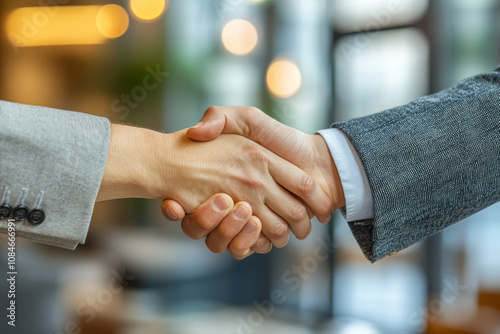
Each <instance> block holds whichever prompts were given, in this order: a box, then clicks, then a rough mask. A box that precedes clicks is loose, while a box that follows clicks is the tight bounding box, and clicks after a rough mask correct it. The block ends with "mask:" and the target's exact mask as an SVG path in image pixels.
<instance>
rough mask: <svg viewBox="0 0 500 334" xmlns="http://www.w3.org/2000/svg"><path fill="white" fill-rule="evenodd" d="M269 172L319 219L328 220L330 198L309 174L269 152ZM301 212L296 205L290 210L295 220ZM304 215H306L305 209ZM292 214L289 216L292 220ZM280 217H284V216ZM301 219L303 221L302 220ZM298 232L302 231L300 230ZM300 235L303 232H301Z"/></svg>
mask: <svg viewBox="0 0 500 334" xmlns="http://www.w3.org/2000/svg"><path fill="white" fill-rule="evenodd" d="M269 172H270V174H271V176H272V177H273V179H274V180H275V181H276V182H277V183H278V184H280V185H281V186H282V187H283V188H285V189H287V190H288V191H290V192H291V193H293V194H295V195H296V196H298V197H299V198H301V199H302V201H304V203H305V204H306V205H307V206H308V207H309V208H310V209H311V210H312V211H313V212H314V213H315V214H316V215H317V216H318V220H319V221H321V222H328V220H330V216H331V200H330V198H329V197H328V196H327V195H326V194H325V192H324V191H323V189H321V187H320V186H319V185H318V184H317V183H316V181H314V179H313V178H312V177H311V176H310V175H309V174H307V173H306V172H304V171H303V170H302V169H300V168H299V167H297V166H295V165H293V164H291V163H289V162H287V161H284V160H283V159H281V158H280V157H278V156H276V155H275V154H273V153H271V154H270V164H269ZM302 213H303V212H301V211H300V210H299V207H297V208H295V211H294V212H292V215H293V216H295V220H297V219H298V218H300V217H299V215H300V214H302ZM278 214H280V213H278ZM305 215H308V214H307V210H306V214H305ZM293 216H292V217H291V218H292V221H293ZM282 217H283V218H285V216H282ZM285 219H286V218H285ZM287 221H288V219H287ZM301 221H302V222H303V220H301ZM290 226H291V227H292V231H293V232H294V234H295V235H296V236H297V237H298V238H299V236H298V235H297V234H296V233H295V230H294V228H293V225H290ZM304 228H305V227H304ZM300 232H303V231H302V230H300ZM300 232H299V233H300ZM300 235H303V234H302V233H301V234H300Z"/></svg>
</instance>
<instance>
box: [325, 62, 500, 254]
mask: <svg viewBox="0 0 500 334" xmlns="http://www.w3.org/2000/svg"><path fill="white" fill-rule="evenodd" d="M333 127H335V128H337V129H339V130H341V131H342V132H343V133H344V134H345V135H346V136H347V137H348V139H349V140H350V142H351V143H352V145H353V147H354V149H355V150H356V152H357V153H358V155H359V158H360V159H361V162H362V164H363V166H364V168H365V171H366V175H367V177H368V181H369V184H370V187H371V189H372V195H373V203H374V218H373V219H369V220H363V221H357V222H349V226H350V227H351V230H352V232H353V233H354V236H355V238H356V239H357V241H358V243H359V244H360V246H361V248H362V250H363V252H364V254H365V255H366V257H367V258H368V259H369V260H370V261H372V262H373V261H376V260H378V259H381V258H383V257H385V256H387V255H389V254H391V253H393V252H397V251H399V250H401V249H403V248H406V247H408V246H410V245H412V244H413V243H415V242H417V241H419V240H422V239H423V238H426V237H428V236H430V235H432V234H435V233H437V232H439V231H441V230H442V229H444V228H446V227H447V226H450V225H451V224H454V223H456V222H458V221H460V220H462V219H464V218H466V217H468V216H470V215H472V214H474V213H476V212H478V211H480V210H482V209H483V208H486V207H488V206H489V205H491V204H494V203H496V202H498V201H500V72H498V68H497V69H496V70H495V71H492V72H489V73H485V74H481V75H478V76H475V77H471V78H468V79H466V80H464V81H461V82H460V83H458V84H457V85H455V86H453V87H451V88H449V89H447V90H444V91H442V92H439V93H437V94H434V95H430V96H427V97H424V98H421V99H418V100H415V101H413V102H411V103H409V104H407V105H404V106H401V107H397V108H394V109H390V110H387V111H384V112H381V113H378V114H374V115H371V116H368V117H363V118H358V119H354V120H350V121H346V122H340V123H336V124H333Z"/></svg>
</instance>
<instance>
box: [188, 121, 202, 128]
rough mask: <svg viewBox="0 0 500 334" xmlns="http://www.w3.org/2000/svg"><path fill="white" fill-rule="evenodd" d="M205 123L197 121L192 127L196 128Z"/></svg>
mask: <svg viewBox="0 0 500 334" xmlns="http://www.w3.org/2000/svg"><path fill="white" fill-rule="evenodd" d="M203 124H204V123H203V122H198V123H196V124H195V125H193V126H192V127H191V129H196V128H199V127H200V126H202V125H203Z"/></svg>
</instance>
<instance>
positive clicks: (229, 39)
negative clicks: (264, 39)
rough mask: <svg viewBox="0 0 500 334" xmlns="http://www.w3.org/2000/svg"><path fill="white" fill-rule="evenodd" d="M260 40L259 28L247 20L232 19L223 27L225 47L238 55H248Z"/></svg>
mask: <svg viewBox="0 0 500 334" xmlns="http://www.w3.org/2000/svg"><path fill="white" fill-rule="evenodd" d="M258 40H259V36H258V34H257V29H255V27H254V25H253V24H252V23H250V22H248V21H245V20H232V21H230V22H228V23H226V25H225V26H224V29H222V43H223V44H224V47H225V48H226V49H227V50H228V51H229V52H231V53H234V54H236V55H246V54H248V53H250V52H252V51H253V49H255V46H256V45H257V42H258Z"/></svg>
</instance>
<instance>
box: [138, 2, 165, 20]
mask: <svg viewBox="0 0 500 334" xmlns="http://www.w3.org/2000/svg"><path fill="white" fill-rule="evenodd" d="M167 7H168V0H130V10H131V11H132V13H134V15H135V16H137V17H138V18H140V19H141V20H145V21H150V20H154V19H156V18H158V17H160V15H161V14H163V12H164V11H165V9H166V8H167Z"/></svg>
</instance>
